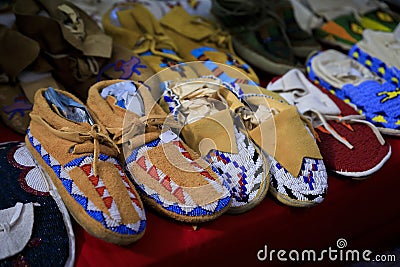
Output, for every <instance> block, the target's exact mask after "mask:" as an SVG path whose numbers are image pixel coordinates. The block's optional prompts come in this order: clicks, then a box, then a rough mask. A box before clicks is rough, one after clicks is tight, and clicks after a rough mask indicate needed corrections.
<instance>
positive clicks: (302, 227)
mask: <svg viewBox="0 0 400 267" xmlns="http://www.w3.org/2000/svg"><path fill="white" fill-rule="evenodd" d="M0 129H1V137H0V141H2V142H5V141H12V140H23V136H21V135H18V134H15V133H14V132H12V131H11V130H9V129H8V128H6V127H5V126H4V125H0ZM386 140H387V141H388V142H389V143H390V145H391V146H392V156H391V158H390V159H389V161H388V162H387V163H386V164H385V165H384V166H383V168H382V169H381V170H379V171H378V172H377V173H375V174H374V175H372V176H370V177H369V178H368V179H366V180H362V181H355V180H349V179H345V178H340V177H338V176H335V175H333V174H330V175H329V189H328V194H327V197H326V199H325V200H324V202H323V203H321V204H319V205H317V206H315V207H312V208H291V207H288V206H285V205H282V204H280V203H278V202H277V201H275V200H274V199H273V198H272V197H271V196H270V195H268V196H267V197H266V199H265V200H264V201H262V203H261V204H260V205H259V206H257V207H256V208H254V209H253V210H251V211H249V212H247V213H245V214H240V215H223V216H222V217H220V218H218V219H217V220H216V221H213V222H209V223H205V224H202V225H199V227H198V229H197V230H194V229H193V227H192V226H191V225H186V224H180V223H176V222H173V221H171V220H169V219H168V218H163V217H160V216H158V215H157V214H155V213H154V212H153V211H151V210H147V219H148V224H147V229H146V233H145V234H144V236H143V238H142V239H140V240H139V241H138V242H136V243H134V244H132V245H129V246H125V247H121V246H117V245H114V244H109V243H106V242H104V241H102V240H99V239H97V238H95V237H92V236H90V235H89V234H88V233H87V232H86V231H85V230H83V229H82V228H81V227H80V226H79V225H78V224H77V223H75V222H74V230H75V237H76V261H75V264H76V266H79V267H80V266H85V267H87V266H93V267H98V266H215V265H217V264H221V266H229V265H233V266H239V265H243V266H266V265H268V266H271V262H268V260H266V261H264V262H260V261H258V260H257V252H258V251H259V250H260V249H263V248H264V246H265V245H267V246H268V250H271V249H275V250H279V249H285V250H287V251H290V250H292V249H297V250H301V249H314V250H316V251H317V252H318V251H321V250H323V249H328V247H332V248H337V247H336V241H337V240H338V239H339V238H344V239H346V241H347V247H346V249H360V250H364V249H369V250H371V251H373V253H379V252H383V251H385V249H387V248H390V247H391V246H394V245H399V243H400V242H399V241H400V227H399V226H400V205H399V203H400V202H399V200H398V195H399V191H398V190H399V188H400V138H394V137H390V138H389V137H386ZM372 255H374V254H372ZM326 258H327V257H326ZM274 259H275V260H276V255H275V257H274ZM398 261H400V259H398ZM275 263H277V262H274V264H272V265H275ZM328 263H329V262H328ZM287 264H288V265H294V263H293V262H291V263H290V262H289V263H287ZM336 264H339V265H341V264H344V263H341V264H340V263H339V262H336V263H335V264H334V265H336Z"/></svg>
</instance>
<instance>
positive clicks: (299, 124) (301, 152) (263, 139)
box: [249, 99, 322, 177]
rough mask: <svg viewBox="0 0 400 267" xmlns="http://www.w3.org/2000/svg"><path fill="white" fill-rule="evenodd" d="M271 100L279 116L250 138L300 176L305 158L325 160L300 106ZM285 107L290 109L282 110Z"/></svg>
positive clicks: (271, 104) (251, 132)
mask: <svg viewBox="0 0 400 267" xmlns="http://www.w3.org/2000/svg"><path fill="white" fill-rule="evenodd" d="M249 101H251V99H249ZM267 101H268V102H269V103H270V107H271V108H276V109H277V110H279V113H278V114H276V115H274V116H273V117H272V116H271V117H270V118H269V119H267V120H266V121H264V122H262V123H260V125H258V126H257V127H255V128H254V129H253V130H251V131H249V135H250V136H251V138H252V139H253V140H254V141H255V143H256V144H257V145H259V146H260V147H261V148H262V149H263V150H264V151H265V152H266V153H268V154H269V155H271V156H274V158H275V159H276V160H277V161H278V162H279V163H280V164H281V165H282V166H283V167H284V168H285V169H286V170H288V171H289V172H290V173H291V174H292V175H293V176H294V177H297V176H298V175H299V173H300V170H301V166H302V163H303V158H314V159H322V156H321V154H320V152H319V149H318V146H317V144H316V142H315V141H314V139H313V137H312V136H311V135H310V133H309V132H308V131H307V130H306V128H305V126H304V123H303V121H302V120H301V118H300V116H299V114H298V112H297V109H296V107H295V106H288V105H286V104H282V103H276V101H273V100H267ZM274 102H275V103H274ZM283 105H285V106H287V107H285V108H282V106H283Z"/></svg>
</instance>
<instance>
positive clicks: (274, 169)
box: [267, 155, 328, 203]
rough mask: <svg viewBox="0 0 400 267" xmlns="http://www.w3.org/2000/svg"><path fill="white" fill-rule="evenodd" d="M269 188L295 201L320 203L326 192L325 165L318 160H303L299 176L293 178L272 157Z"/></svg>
mask: <svg viewBox="0 0 400 267" xmlns="http://www.w3.org/2000/svg"><path fill="white" fill-rule="evenodd" d="M267 158H268V159H269V161H270V162H271V170H270V173H271V186H272V187H273V188H274V189H275V190H276V191H277V192H278V193H280V194H283V195H285V196H287V197H289V198H291V199H293V200H296V201H305V202H310V201H311V202H314V203H320V202H322V201H323V200H324V197H325V195H326V192H327V190H328V175H327V172H326V168H325V164H324V163H323V161H322V160H319V159H310V158H304V159H303V163H302V165H301V170H300V174H299V176H297V177H294V176H293V175H292V174H290V173H289V172H288V171H287V170H286V169H285V168H284V167H283V166H282V165H281V164H279V162H277V161H276V160H275V159H274V158H273V157H272V156H269V155H267Z"/></svg>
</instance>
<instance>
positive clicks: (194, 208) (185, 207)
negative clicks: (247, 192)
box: [126, 139, 231, 217]
mask: <svg viewBox="0 0 400 267" xmlns="http://www.w3.org/2000/svg"><path fill="white" fill-rule="evenodd" d="M174 142H176V143H178V142H180V141H174ZM161 143H162V141H161V140H160V139H155V140H153V141H152V142H149V143H147V144H145V145H142V146H140V147H138V148H136V149H134V150H133V152H132V153H131V155H130V156H129V157H128V159H127V161H126V169H127V170H128V173H129V174H130V179H131V180H132V182H133V183H134V184H136V185H137V188H138V189H139V190H140V191H141V193H142V194H143V195H145V196H146V197H148V198H150V199H152V200H154V201H155V202H156V203H157V204H158V205H159V206H160V207H161V208H162V209H165V210H167V211H170V212H173V213H175V214H178V215H181V216H188V217H199V216H210V215H213V214H216V213H218V212H220V211H221V210H224V209H225V208H226V207H227V206H229V205H230V202H231V196H230V194H229V191H228V189H227V187H226V185H224V184H222V185H221V183H220V181H214V180H210V179H207V177H208V176H204V178H205V179H206V180H208V182H209V184H210V185H213V187H214V188H215V189H216V191H218V192H222V193H221V198H220V199H218V200H217V201H214V202H211V203H209V204H207V205H204V206H201V205H198V204H196V203H194V201H193V200H192V199H191V197H190V195H189V194H187V192H185V190H184V189H183V190H181V194H182V196H183V198H184V199H182V200H183V202H184V203H177V202H171V201H169V200H167V199H165V198H163V197H162V196H161V195H160V194H159V193H158V192H156V191H155V190H153V189H151V188H150V187H149V186H147V185H146V184H144V183H141V182H140V181H139V180H138V179H136V177H135V176H134V173H133V172H131V171H129V170H130V169H132V164H133V163H134V162H135V163H138V165H139V166H140V165H142V166H144V168H145V171H146V172H147V173H149V172H150V170H151V169H155V170H156V171H155V174H154V175H156V176H157V179H158V181H159V182H160V184H164V185H165V183H164V182H165V181H166V179H169V177H167V175H165V174H164V173H163V172H162V170H161V169H158V168H157V167H155V166H154V165H153V164H152V163H151V162H150V160H148V159H147V157H146V155H145V154H146V152H147V151H148V150H151V149H152V148H154V147H156V146H158V145H159V144H161ZM177 148H179V149H180V152H181V153H183V155H185V154H186V153H188V152H187V151H186V150H185V149H183V148H182V147H181V146H177ZM184 158H185V159H186V160H187V161H188V162H189V163H193V160H191V159H190V158H188V156H185V157H184ZM140 160H142V162H139V161H140ZM195 166H196V165H195ZM197 166H198V165H197ZM195 169H197V171H198V172H199V173H202V172H203V171H205V170H204V169H202V168H201V167H200V166H198V167H197V168H195ZM195 169H194V170H195ZM166 183H167V186H166V187H167V188H170V190H169V191H170V192H171V194H174V192H176V190H177V189H181V188H180V187H179V186H178V185H177V184H175V183H174V182H173V180H172V179H170V180H169V181H166Z"/></svg>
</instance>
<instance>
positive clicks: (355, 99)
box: [342, 81, 400, 129]
mask: <svg viewBox="0 0 400 267" xmlns="http://www.w3.org/2000/svg"><path fill="white" fill-rule="evenodd" d="M342 90H343V92H344V93H345V95H346V96H347V97H348V98H349V99H350V101H351V102H352V103H353V104H355V105H356V106H357V108H358V109H361V110H362V111H363V114H364V115H365V117H366V119H367V120H368V121H370V122H371V123H373V124H375V125H376V126H378V127H384V128H390V129H400V90H399V88H396V86H395V85H393V84H391V83H389V82H386V83H384V84H380V83H379V82H377V81H365V82H363V83H361V84H359V85H357V86H354V85H351V84H346V85H345V86H343V88H342Z"/></svg>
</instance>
